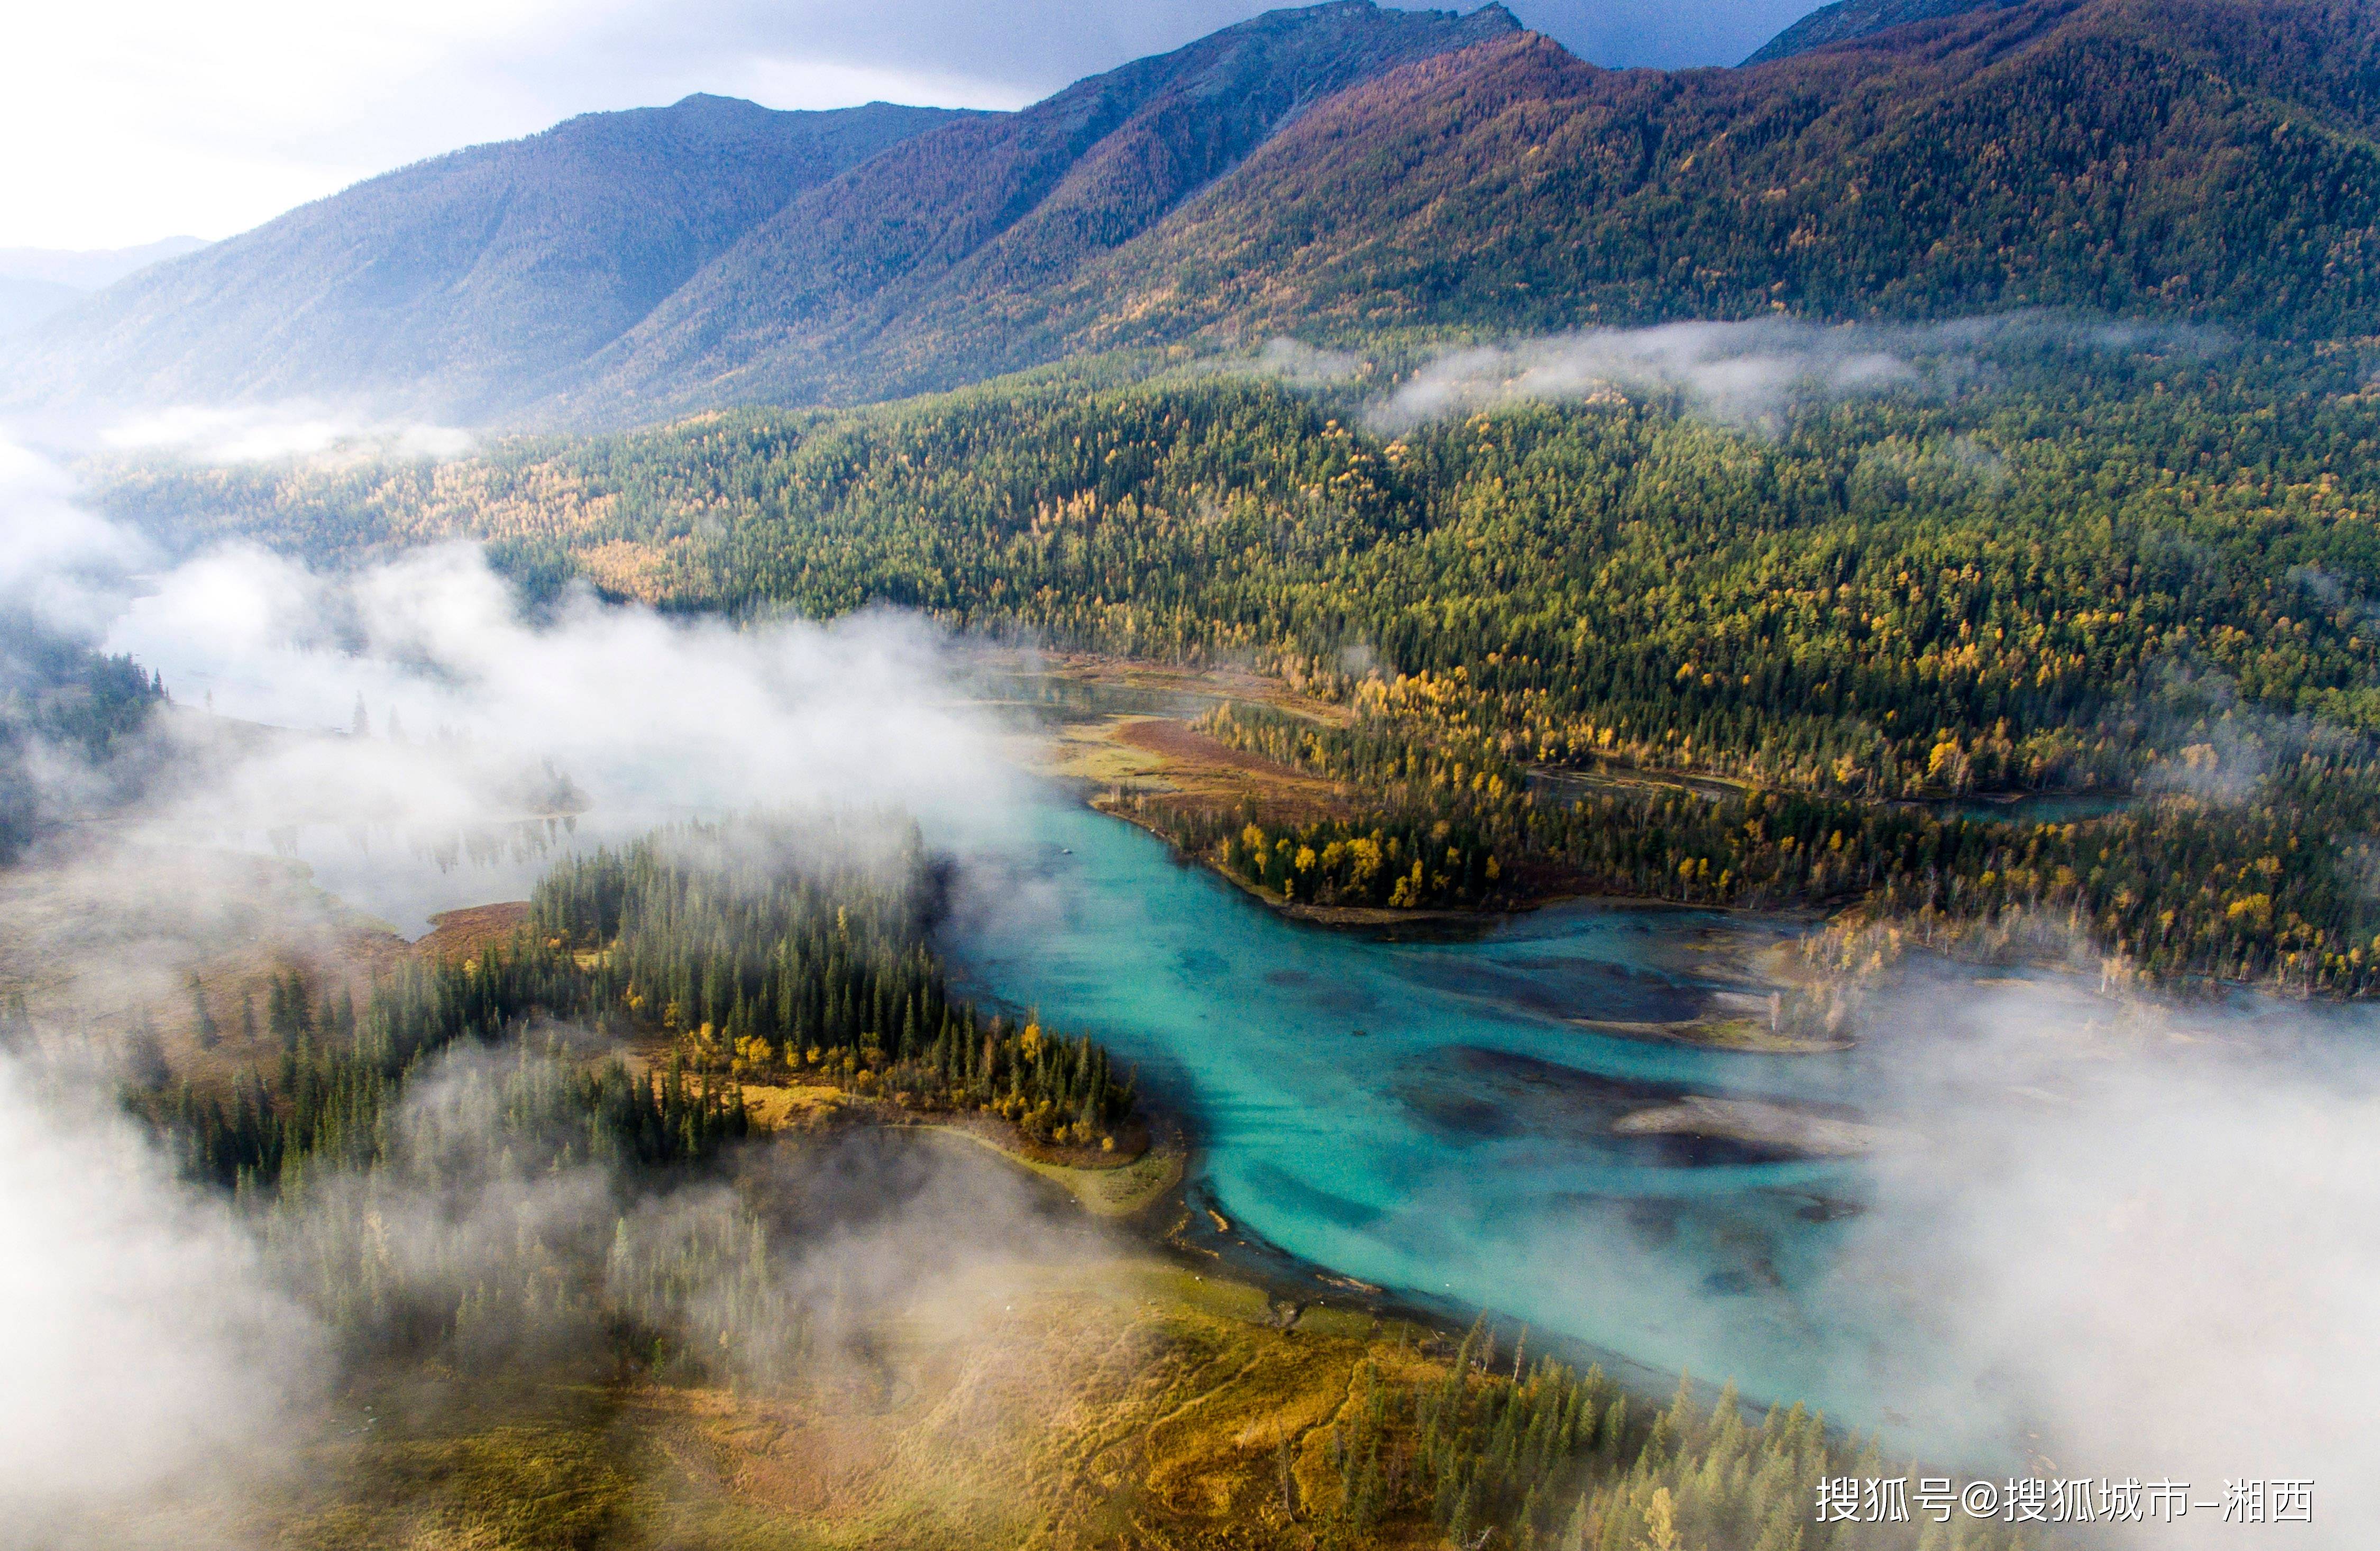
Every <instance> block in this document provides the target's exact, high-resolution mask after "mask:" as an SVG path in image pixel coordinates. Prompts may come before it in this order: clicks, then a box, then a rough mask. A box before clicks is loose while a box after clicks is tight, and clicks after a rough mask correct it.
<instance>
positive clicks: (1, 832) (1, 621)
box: [0, 614, 165, 861]
mask: <svg viewBox="0 0 2380 1551" xmlns="http://www.w3.org/2000/svg"><path fill="white" fill-rule="evenodd" d="M164 699H165V690H164V684H163V683H162V682H160V681H159V679H158V678H157V677H156V675H154V674H152V673H150V672H147V671H145V670H143V669H142V668H140V667H139V666H136V665H135V664H134V663H133V661H132V659H131V658H129V657H124V656H109V655H105V654H103V653H98V652H95V651H93V650H92V649H91V647H90V646H88V645H87V644H85V643H83V642H81V641H76V640H73V639H72V638H70V637H68V636H67V635H64V634H62V633H61V632H60V631H59V630H57V629H55V627H54V626H51V625H49V624H46V623H44V622H42V621H41V620H38V619H35V618H33V617H30V616H24V615H15V614H9V615H0V861H10V860H13V859H14V858H15V857H16V856H17V854H18V852H20V851H21V850H23V849H24V848H25V847H26V845H27V844H28V843H30V841H31V840H32V839H33V838H34V837H36V836H37V835H39V834H40V833H41V831H42V827H43V826H44V824H47V823H51V822H55V819H56V818H57V817H58V816H59V815H58V814H56V813H55V812H44V811H43V800H44V797H45V795H46V796H47V798H48V799H49V800H50V801H51V802H52V804H53V805H55V801H56V800H57V798H58V796H59V795H60V794H61V793H68V792H73V791H75V790H76V789H77V788H79V789H80V790H81V791H82V792H83V793H84V794H85V795H87V796H88V797H89V798H91V800H99V799H101V798H102V797H103V796H106V797H113V796H118V795H122V794H123V793H124V792H127V791H128V790H130V789H132V788H137V786H138V785H139V782H140V779H141V776H142V773H143V768H144V762H142V761H140V760H138V759H134V758H131V757H128V756H130V755H131V754H132V752H133V747H134V745H135V744H136V743H137V741H138V735H139V734H140V731H141V729H143V728H144V727H147V726H148V725H149V721H150V718H151V717H152V715H154V714H155V713H156V710H157V707H158V706H159V705H161V704H163V703H164ZM41 763H54V764H55V763H64V764H66V765H67V767H69V768H71V769H75V770H77V771H79V773H80V774H79V777H78V778H76V779H73V780H67V781H63V782H62V781H59V780H55V779H52V780H48V781H43V780H42V779H39V778H37V775H36V773H35V769H34V767H35V766H36V765H37V764H41Z"/></svg>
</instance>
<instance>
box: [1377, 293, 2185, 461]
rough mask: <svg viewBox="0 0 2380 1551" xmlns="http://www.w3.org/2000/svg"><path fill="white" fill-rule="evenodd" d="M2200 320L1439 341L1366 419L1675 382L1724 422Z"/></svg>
mask: <svg viewBox="0 0 2380 1551" xmlns="http://www.w3.org/2000/svg"><path fill="white" fill-rule="evenodd" d="M2220 343H2221V337H2220V336H2217V335H2215V334H2213V333H2212V332H2210V331H2204V330H2190V329H2170V328H2162V327H2155V326H2150V325H2132V324H2076V323H2071V322H2069V321H2066V320H2063V319H2059V318H2057V317H2053V316H2050V315H2047V314H2040V313H2014V314H2008V315H2003V316H1998V317H1993V318H1970V319H1958V320H1953V321H1949V322H1945V323H1939V324H1908V325H1875V324H1833V325H1828V324H1815V323H1808V322H1803V321H1802V320H1799V319H1791V318H1759V319H1753V320H1749V321H1746V322H1741V323H1680V324H1659V325H1657V326H1655V327H1651V328H1636V329H1588V330H1585V331H1583V332H1580V333H1576V334H1565V335H1556V336H1544V337H1537V338H1528V339H1517V340H1512V341H1508V342H1505V343H1502V344H1491V345H1480V346H1474V347H1470V348H1463V349H1456V350H1451V351H1449V352H1447V353H1446V354H1444V355H1441V356H1439V357H1438V358H1437V359H1436V360H1432V361H1430V362H1429V363H1428V364H1427V365H1426V366H1424V367H1422V368H1421V369H1420V370H1419V371H1417V372H1415V373H1414V375H1413V376H1412V377H1411V378H1409V379H1408V380H1407V381H1406V382H1404V383H1403V385H1400V386H1399V387H1398V388H1397V389H1396V391H1395V392H1394V393H1392V394H1390V395H1389V397H1387V398H1385V399H1384V400H1382V401H1381V402H1379V403H1378V404H1376V405H1374V406H1373V407H1372V409H1371V410H1370V411H1369V417H1368V418H1369V419H1370V421H1371V423H1372V424H1373V425H1374V426H1375V428H1377V429H1378V430H1380V431H1382V432H1398V431H1405V430H1410V429H1412V428H1413V427H1414V426H1415V425H1418V424H1420V423H1422V422H1423V421H1429V420H1435V419H1438V418H1439V417H1441V416H1445V415H1455V414H1469V413H1475V412H1476V411H1478V410H1482V409H1493V408H1495V407H1496V406H1498V405H1501V404H1510V403H1518V402H1523V401H1528V400H1538V401H1547V402H1557V403H1559V402H1567V401H1575V400H1580V399H1586V398H1592V397H1596V396H1597V395H1610V396H1625V395H1658V394H1671V393H1674V394H1678V395H1680V396H1682V397H1683V398H1684V399H1685V400H1686V402H1687V403H1688V404H1689V406H1691V407H1692V408H1693V409H1694V410H1695V411H1697V412H1699V413H1701V414H1703V415H1705V416H1707V417H1708V418H1710V419H1712V420H1716V421H1719V422H1720V423H1722V424H1726V425H1734V426H1743V427H1770V428H1773V427H1774V426H1775V425H1776V423H1777V421H1778V418H1779V416H1780V415H1781V414H1782V413H1783V412H1784V411H1785V409H1787V408H1788V407H1789V406H1790V405H1791V404H1794V403H1797V402H1803V401H1808V400H1824V399H1828V398H1842V397H1852V396H1854V395H1858V394H1864V393H1875V392H1881V391H1884V390H1886V389H1889V388H1895V387H1901V386H1906V385H1931V386H1937V387H1938V386H1946V385H1951V384H1955V383H1957V382H1959V381H1961V380H1962V379H1964V378H1965V377H1967V376H1968V375H1970V374H1972V373H1973V372H1974V371H1975V370H1976V368H1977V361H1976V359H1975V357H1976V354H1977V352H1979V351H1982V350H1984V349H1985V348H1989V347H1993V346H1998V345H2017V346H2031V347H2035V348H2043V347H2066V348H2083V349H2147V348H2181V349H2192V350H2203V349H2210V348H2217V347H2218V346H2219V345H2220Z"/></svg>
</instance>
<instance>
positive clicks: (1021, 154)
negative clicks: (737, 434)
mask: <svg viewBox="0 0 2380 1551" xmlns="http://www.w3.org/2000/svg"><path fill="white" fill-rule="evenodd" d="M1520 35H1521V32H1520V27H1519V24H1518V23H1517V22H1515V21H1514V20H1513V19H1512V16H1511V15H1510V14H1509V13H1508V12H1506V11H1505V10H1504V8H1503V7H1502V6H1498V5H1489V6H1484V7H1482V8H1481V9H1479V10H1476V11H1474V12H1473V13H1472V14H1471V15H1469V16H1467V17H1457V16H1455V15H1454V14H1453V13H1451V12H1442V11H1419V12H1415V11H1400V10H1389V9H1381V8H1378V7H1377V6H1373V5H1371V4H1370V3H1369V0H1341V3H1338V4H1331V5H1324V6H1313V7H1310V8H1306V9H1302V10H1281V11H1273V12H1269V13H1268V14H1266V15H1264V16H1261V17H1258V18H1256V19H1254V20H1252V21H1248V22H1245V23H1242V24H1241V25H1239V26H1236V27H1231V28H1226V29H1224V30H1223V31H1220V32H1217V33H1214V34H1212V35H1210V36H1208V37H1207V38H1204V39H1201V40H1200V41H1198V42H1197V43H1192V44H1190V45H1189V46H1188V47H1186V48H1182V49H1178V50H1176V51H1174V52H1173V53H1172V54H1167V55H1158V56H1156V57H1153V58H1148V59H1142V60H1139V61H1136V62H1135V63H1133V64H1130V65H1127V66H1124V67H1122V68H1120V69H1116V70H1111V71H1109V72H1108V73H1106V74H1104V75H1099V76H1093V77H1091V78H1089V79H1086V80H1082V81H1078V82H1076V83H1075V85H1073V86H1071V87H1068V88H1067V89H1066V90H1065V91H1063V92H1059V93H1058V94H1057V95H1056V96H1054V97H1051V98H1050V99H1048V100H1047V101H1045V102H1042V103H1038V104H1035V105H1034V106H1032V107H1029V108H1026V110H1024V111H1023V112H1022V113H1019V114H1016V115H1014V116H1007V117H1002V118H996V119H978V120H976V121H973V122H969V123H965V124H959V125H953V126H950V127H949V128H944V129H942V130H941V131H938V132H937V133H934V134H931V135H927V136H921V137H919V138H918V139H917V140H913V141H911V142H909V143H908V144H906V145H904V146H902V147H900V148H899V149H898V150H897V151H895V152H893V153H889V154H887V155H884V156H881V157H879V158H877V159H876V160H875V161H873V162H871V163H869V164H868V165H866V166H864V167H861V168H858V169H856V171H854V172H852V173H851V174H850V175H849V176H847V177H842V178H839V179H837V180H836V181H835V182H833V183H832V184H829V185H827V186H825V187H823V188H820V189H816V190H814V191H812V192H811V193H809V194H807V195H805V196H804V197H803V198H801V199H798V200H795V201H794V202H792V203H790V204H788V205H787V206H786V207H785V209H784V210H783V211H782V212H780V213H779V214H777V215H776V216H775V217H774V218H773V219H771V220H770V221H767V222H764V223H762V224H761V225H760V226H758V227H756V228H755V229H754V230H753V231H752V232H751V233H750V234H749V235H748V236H747V237H746V238H744V239H743V240H742V241H740V242H739V243H737V244H736V245H735V249H734V250H732V251H730V252H728V253H727V254H725V255H723V256H722V258H721V259H720V261H719V262H718V263H715V264H713V265H711V266H710V268H709V269H708V270H706V271H705V272H704V273H703V274H702V275H700V276H698V278H697V279H696V280H695V281H694V282H693V283H692V284H690V285H688V286H687V287H686V288H685V289H684V290H682V291H681V292H679V293H678V294H677V295H676V296H674V297H672V298H671V299H670V300H669V301H668V303H667V304H666V305H664V306H663V307H662V308H660V309H659V310H657V311H656V312H655V314H654V316H653V317H652V318H651V319H650V321H649V322H648V323H647V324H644V325H643V326H642V327H640V328H638V329H637V330H636V331H635V332H634V333H633V334H632V335H630V336H628V337H627V338H625V339H624V340H622V341H621V343H620V344H619V346H617V347H616V348H613V350H611V351H609V352H607V353H606V359H605V360H603V361H602V362H601V363H599V365H600V372H599V374H598V375H597V376H596V377H595V378H594V380H593V381H592V382H591V383H589V385H587V386H586V387H585V388H584V389H583V390H582V391H581V392H579V393H578V394H577V395H576V397H577V400H578V401H580V402H589V403H593V404H597V405H601V404H604V403H607V402H619V401H626V402H631V403H637V404H667V405H676V406H681V407H685V406H693V405H699V404H709V403H717V402H741V401H751V400H755V399H811V398H819V397H839V398H853V397H881V396H882V395H884V394H885V393H887V392H897V391H899V390H901V389H902V388H904V387H905V386H908V385H913V384H929V385H938V384H943V383H948V382H951V381H953V380H957V379H958V378H962V377H964V376H966V375H969V374H979V372H980V371H981V368H982V364H983V363H984V362H986V361H1002V362H1005V361H1010V360H1018V359H1035V358H1038V357H1039V356H1040V355H1041V354H1042V349H1041V341H1040V340H1039V338H1038V336H1028V337H1026V338H1023V339H1015V340H1012V339H1011V338H1010V336H1009V335H1010V327H1009V325H1010V323H1011V321H1012V320H1013V319H1016V318H1017V314H1018V311H1019V306H1018V301H1017V299H1028V298H1033V297H1036V296H1038V295H1040V294H1042V293H1044V292H1047V291H1048V290H1050V288H1051V287H1064V286H1066V285H1068V284H1069V283H1070V282H1073V281H1074V280H1075V277H1076V276H1077V275H1078V274H1079V273H1080V272H1081V270H1082V267H1083V265H1084V264H1085V263H1087V262H1089V261H1092V260H1095V259H1097V258H1099V257H1100V256H1101V255H1104V254H1106V253H1107V252H1109V251H1110V250H1113V249H1115V248H1117V247H1119V246H1121V245H1123V244H1124V243H1126V242H1128V241H1130V240H1131V239H1132V238H1135V237H1137V236H1138V235H1139V234H1140V233H1142V232H1144V231H1146V230H1147V229H1148V228H1149V227H1151V226H1155V225H1156V224H1158V223H1159V222H1160V221H1161V220H1162V219H1163V218H1164V217H1165V216H1166V215H1167V214H1169V213H1170V212H1171V211H1172V209H1173V208H1174V207H1175V206H1176V205H1177V204H1178V203H1180V202H1181V201H1182V200H1183V199H1184V197H1185V196H1187V195H1190V194H1192V193H1194V192H1196V190H1198V189H1202V188H1205V187H1206V186H1208V184H1210V183H1212V182H1214V181H1215V180H1216V179H1218V178H1219V177H1224V175H1226V174H1229V173H1230V172H1231V171H1232V170H1233V168H1235V167H1236V166H1237V165H1239V164H1240V162H1241V161H1242V159H1243V158H1245V156H1247V155H1248V154H1249V153H1250V152H1252V151H1254V150H1256V149H1257V147H1258V146H1260V145H1261V144H1263V143H1264V142H1265V140H1267V139H1268V138H1269V137H1271V136H1272V135H1273V134H1275V133H1276V132H1277V131H1279V130H1280V129H1281V128H1282V127H1283V126H1285V125H1289V124H1292V123H1293V122H1294V121H1295V120H1296V119H1297V118H1298V117H1299V116H1301V115H1303V114H1305V113H1306V112H1307V111H1309V110H1310V109H1312V108H1313V107H1314V106H1315V104H1318V103H1319V102H1321V101H1323V100H1325V99H1327V98H1329V97H1330V95H1331V94H1332V93H1334V92H1339V91H1341V90H1342V89H1343V88H1346V87H1349V86H1352V85H1354V84H1356V83H1358V82H1360V81H1363V80H1366V79H1370V78H1372V77H1375V76H1378V75H1379V74H1380V73H1382V72H1383V71H1385V70H1388V69H1390V68H1392V67H1396V66H1398V65H1402V64H1405V63H1408V62H1411V61H1413V60H1416V59H1420V58H1425V57H1428V56H1433V55H1441V54H1444V53H1446V52H1448V51H1450V50H1459V49H1462V48H1464V47H1466V46H1468V45H1471V44H1475V43H1480V42H1482V41H1484V40H1489V39H1497V38H1506V37H1517V36H1520ZM1020 321H1021V320H1020Z"/></svg>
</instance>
